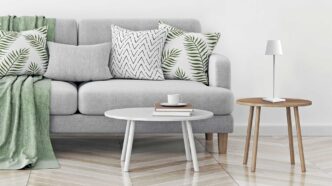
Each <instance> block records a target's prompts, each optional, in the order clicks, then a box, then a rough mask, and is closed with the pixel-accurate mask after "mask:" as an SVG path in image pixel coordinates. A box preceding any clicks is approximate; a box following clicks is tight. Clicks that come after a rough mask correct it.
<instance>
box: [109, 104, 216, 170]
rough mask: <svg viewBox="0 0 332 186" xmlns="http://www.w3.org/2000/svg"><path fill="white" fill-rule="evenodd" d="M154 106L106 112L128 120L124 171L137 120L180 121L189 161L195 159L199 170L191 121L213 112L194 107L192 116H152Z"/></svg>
mask: <svg viewBox="0 0 332 186" xmlns="http://www.w3.org/2000/svg"><path fill="white" fill-rule="evenodd" d="M153 111H154V108H152V107H149V108H125V109H115V110H109V111H106V112H105V116H106V117H108V118H114V119H120V120H127V127H126V132H125V137H124V141H123V147H122V154H121V161H125V165H124V169H123V171H125V172H128V170H129V164H130V157H131V149H132V146H133V140H134V133H135V122H136V121H179V123H181V125H182V133H183V140H184V147H185V152H186V159H187V161H191V160H192V161H193V165H194V171H196V172H197V171H199V167H198V161H197V155H196V147H195V141H194V136H193V131H192V127H191V121H195V120H203V119H208V118H211V117H213V113H212V112H210V111H205V110H198V109H194V111H193V113H192V115H191V116H188V117H182V116H171V117H169V116H152V113H153Z"/></svg>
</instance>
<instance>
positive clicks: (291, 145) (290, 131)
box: [286, 107, 295, 165]
mask: <svg viewBox="0 0 332 186" xmlns="http://www.w3.org/2000/svg"><path fill="white" fill-rule="evenodd" d="M286 113H287V125H288V141H289V153H290V162H291V164H292V165H294V164H295V158H294V143H293V129H292V116H291V109H290V107H287V108H286Z"/></svg>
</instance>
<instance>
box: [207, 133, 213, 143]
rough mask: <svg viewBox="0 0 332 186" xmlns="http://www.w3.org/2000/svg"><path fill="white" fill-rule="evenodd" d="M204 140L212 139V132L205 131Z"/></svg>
mask: <svg viewBox="0 0 332 186" xmlns="http://www.w3.org/2000/svg"><path fill="white" fill-rule="evenodd" d="M205 140H206V141H212V140H213V133H205Z"/></svg>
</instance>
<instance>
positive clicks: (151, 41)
mask: <svg viewBox="0 0 332 186" xmlns="http://www.w3.org/2000/svg"><path fill="white" fill-rule="evenodd" d="M166 37H167V31H166V30H164V29H158V30H147V31H131V30H127V29H124V28H121V27H118V26H115V25H112V52H111V53H112V57H111V72H112V75H114V77H116V78H130V79H147V80H164V75H163V71H162V69H161V55H162V52H163V47H164V43H165V40H166Z"/></svg>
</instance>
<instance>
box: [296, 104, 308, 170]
mask: <svg viewBox="0 0 332 186" xmlns="http://www.w3.org/2000/svg"><path fill="white" fill-rule="evenodd" d="M294 114H295V123H296V131H297V141H298V145H299V154H300V160H301V169H302V172H305V171H306V168H305V160H304V153H303V143H302V133H301V125H300V115H299V108H298V107H294Z"/></svg>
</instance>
